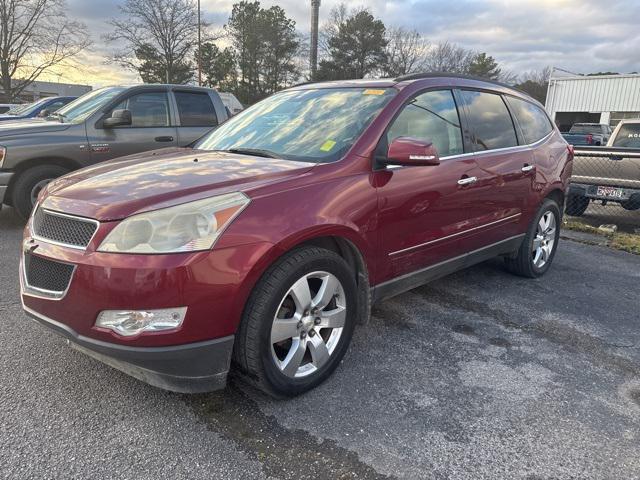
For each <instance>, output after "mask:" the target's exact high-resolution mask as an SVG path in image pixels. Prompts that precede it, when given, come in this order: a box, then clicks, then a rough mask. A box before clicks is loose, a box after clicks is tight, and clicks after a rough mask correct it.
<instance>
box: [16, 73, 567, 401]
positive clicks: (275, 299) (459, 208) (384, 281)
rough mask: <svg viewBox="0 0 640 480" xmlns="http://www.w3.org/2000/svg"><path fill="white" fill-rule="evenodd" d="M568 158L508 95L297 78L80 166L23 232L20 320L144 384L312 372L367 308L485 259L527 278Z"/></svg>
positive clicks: (445, 80) (540, 270) (270, 381)
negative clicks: (194, 127)
mask: <svg viewBox="0 0 640 480" xmlns="http://www.w3.org/2000/svg"><path fill="white" fill-rule="evenodd" d="M571 162H572V151H571V150H570V148H569V147H568V146H567V143H566V142H565V141H564V140H563V138H562V136H561V135H560V134H559V132H558V131H557V129H556V128H555V127H554V125H553V124H552V122H551V121H550V120H549V118H548V116H547V115H546V113H545V112H544V109H543V108H542V106H540V104H538V103H537V102H536V101H534V100H532V99H531V98H529V97H528V96H526V95H524V94H522V93H521V92H518V91H516V90H513V89H511V88H509V87H507V86H503V85H499V84H495V83H488V82H484V81H480V80H475V79H470V78H460V77H451V76H442V75H416V76H407V77H402V78H398V79H396V80H379V81H373V80H362V81H348V82H334V83H323V84H315V85H304V86H299V87H295V88H292V89H289V90H286V91H283V92H281V93H278V94H276V95H273V96H272V97H270V98H268V99H266V100H264V101H262V102H260V103H258V104H256V105H254V106H253V107H251V108H249V109H247V110H245V111H244V112H242V113H241V114H239V115H237V116H235V117H233V118H231V119H230V120H228V121H227V122H226V123H224V124H222V125H221V126H219V127H218V128H217V129H216V130H214V131H212V132H211V133H209V134H208V135H206V136H205V137H204V138H202V139H201V140H200V141H199V142H198V143H197V144H196V145H195V147H194V148H170V149H163V150H157V151H154V152H151V153H143V154H138V155H133V156H129V157H125V158H121V159H119V160H115V161H111V162H107V163H102V164H99V165H96V166H93V167H89V168H86V169H83V170H79V171H77V172H75V173H72V174H70V175H67V176H65V177H62V178H60V179H58V180H57V181H54V182H52V183H51V184H49V186H48V187H47V188H46V189H45V190H44V191H43V192H42V193H41V195H40V197H39V199H38V203H37V205H36V208H35V210H34V213H33V215H32V218H31V219H30V221H29V223H28V225H27V227H26V230H25V236H24V244H23V258H22V263H21V269H20V272H21V273H20V277H21V278H20V281H21V287H22V301H23V304H24V309H25V311H26V312H27V313H28V314H29V315H31V316H32V317H34V318H35V319H36V320H38V321H39V322H40V323H42V324H44V325H46V326H47V327H50V328H51V329H53V330H55V331H57V332H59V333H60V334H62V335H64V336H65V337H66V338H67V339H69V340H70V341H71V345H73V346H74V347H76V348H78V349H80V350H82V351H83V352H85V353H87V354H89V355H91V356H93V357H95V358H97V359H99V360H101V361H103V362H105V363H107V364H109V365H111V366H114V367H116V368H118V369H120V370H122V371H124V372H126V373H128V374H130V375H133V376H134V377H136V378H138V379H140V380H143V381H145V382H148V383H150V384H152V385H155V386H158V387H161V388H165V389H168V390H173V391H179V392H200V391H209V390H213V389H216V388H220V387H223V386H224V385H225V381H226V377H227V372H228V371H229V369H230V367H231V365H233V368H235V369H237V370H238V371H240V372H242V373H243V374H244V375H245V376H246V377H247V378H248V379H249V380H250V381H252V382H253V383H255V384H256V385H258V386H259V387H260V388H262V389H264V390H265V391H267V392H269V393H271V394H274V395H296V394H299V393H301V392H304V391H306V390H308V389H310V388H312V387H314V386H316V385H318V384H319V383H320V382H322V381H323V380H324V379H326V378H327V376H329V375H330V374H331V372H332V371H333V370H334V369H335V368H336V367H337V365H338V364H339V363H340V360H341V359H342V357H343V355H344V354H345V351H346V350H347V347H348V345H349V341H350V340H351V336H352V333H353V329H354V327H355V325H356V323H358V322H362V321H366V319H367V318H368V315H369V311H370V306H371V302H374V301H377V300H380V299H383V298H386V297H389V296H392V295H395V294H398V293H400V292H404V291H406V290H409V289H412V288H414V287H417V286H418V285H421V284H424V283H425V282H428V281H430V280H433V279H435V278H437V277H440V276H442V275H446V274H448V273H451V272H454V271H456V270H459V269H461V268H465V267H468V266H470V265H473V264H475V263H478V262H481V261H483V260H486V259H488V258H491V257H494V256H498V255H500V256H503V257H504V260H505V264H506V267H507V268H508V269H509V270H510V271H512V272H514V273H516V274H519V275H524V276H527V277H538V276H540V275H542V274H544V273H545V272H546V271H547V270H548V269H549V267H550V265H551V262H552V260H553V256H554V253H555V250H556V247H557V244H558V235H559V228H558V227H559V225H560V216H561V214H560V211H561V208H560V207H561V205H562V204H563V202H564V196H565V192H566V189H567V185H568V180H569V177H570V175H571Z"/></svg>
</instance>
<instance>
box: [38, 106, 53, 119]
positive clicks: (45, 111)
mask: <svg viewBox="0 0 640 480" xmlns="http://www.w3.org/2000/svg"><path fill="white" fill-rule="evenodd" d="M49 115H51V111H50V110H49V109H48V108H45V109H43V110H40V113H39V114H38V117H40V118H46V117H48V116H49Z"/></svg>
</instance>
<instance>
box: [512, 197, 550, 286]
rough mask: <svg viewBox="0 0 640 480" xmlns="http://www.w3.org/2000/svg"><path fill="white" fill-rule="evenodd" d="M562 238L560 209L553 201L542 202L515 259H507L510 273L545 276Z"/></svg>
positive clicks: (531, 276) (534, 276)
mask: <svg viewBox="0 0 640 480" xmlns="http://www.w3.org/2000/svg"><path fill="white" fill-rule="evenodd" d="M559 238H560V208H559V207H558V205H557V204H556V202H554V201H553V200H550V199H546V200H545V201H544V202H542V205H541V206H540V209H539V210H538V213H537V215H536V216H535V217H534V219H533V222H531V225H530V226H529V230H528V231H527V234H526V235H525V237H524V240H523V241H522V245H520V249H519V250H518V254H517V256H516V257H515V258H505V263H506V266H507V268H508V269H509V271H511V272H512V273H515V274H516V275H520V276H523V277H529V278H536V277H540V276H542V275H544V274H545V273H546V272H547V270H549V267H550V266H551V262H553V257H554V256H555V254H556V248H557V247H558V240H559Z"/></svg>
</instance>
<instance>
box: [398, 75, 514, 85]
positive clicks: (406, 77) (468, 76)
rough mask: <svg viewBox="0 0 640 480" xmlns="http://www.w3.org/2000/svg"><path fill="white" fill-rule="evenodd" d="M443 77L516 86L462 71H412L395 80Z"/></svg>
mask: <svg viewBox="0 0 640 480" xmlns="http://www.w3.org/2000/svg"><path fill="white" fill-rule="evenodd" d="M441 77H451V78H464V79H466V80H476V81H478V82H485V83H492V84H494V85H500V86H501V87H507V88H514V87H513V85H508V84H506V83H502V82H498V81H496V80H489V79H487V78H482V77H476V76H473V75H464V74H462V73H450V72H421V73H410V74H408V75H401V76H399V77H396V78H394V79H393V81H394V82H405V81H408V80H420V79H422V78H441Z"/></svg>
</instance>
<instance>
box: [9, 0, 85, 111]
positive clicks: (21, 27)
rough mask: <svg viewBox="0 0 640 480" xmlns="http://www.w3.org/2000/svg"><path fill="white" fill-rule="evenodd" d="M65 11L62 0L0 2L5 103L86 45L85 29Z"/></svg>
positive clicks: (64, 4)
mask: <svg viewBox="0 0 640 480" xmlns="http://www.w3.org/2000/svg"><path fill="white" fill-rule="evenodd" d="M65 10H66V3H65V1H64V0H0V77H1V83H2V90H3V92H4V95H5V96H6V97H7V99H8V100H10V101H11V100H14V99H16V98H17V97H18V96H19V95H20V93H21V92H22V91H23V90H24V89H25V88H27V86H29V85H30V84H31V83H33V82H34V81H35V80H36V79H37V78H38V77H39V76H40V75H41V74H42V73H43V72H45V71H47V70H49V69H51V68H52V67H54V66H56V65H61V64H64V63H65V61H67V60H69V59H71V58H72V57H74V56H76V55H77V54H79V53H80V52H81V51H83V50H84V49H85V48H87V47H88V46H89V45H90V43H91V42H90V39H89V35H88V33H87V31H86V27H85V26H84V25H83V24H82V23H79V22H76V21H73V20H69V19H67V17H66V14H65Z"/></svg>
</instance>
